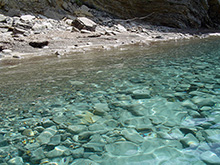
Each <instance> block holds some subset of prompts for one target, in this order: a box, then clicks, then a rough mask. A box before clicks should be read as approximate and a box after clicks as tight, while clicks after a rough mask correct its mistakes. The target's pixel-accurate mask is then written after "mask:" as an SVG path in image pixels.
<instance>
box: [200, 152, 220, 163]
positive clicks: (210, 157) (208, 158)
mask: <svg viewBox="0 0 220 165" xmlns="http://www.w3.org/2000/svg"><path fill="white" fill-rule="evenodd" d="M200 158H201V159H202V160H203V161H204V162H205V163H207V164H213V165H217V164H220V158H219V157H218V156H217V155H216V154H215V153H214V152H212V151H206V152H203V153H202V154H201V155H200Z"/></svg>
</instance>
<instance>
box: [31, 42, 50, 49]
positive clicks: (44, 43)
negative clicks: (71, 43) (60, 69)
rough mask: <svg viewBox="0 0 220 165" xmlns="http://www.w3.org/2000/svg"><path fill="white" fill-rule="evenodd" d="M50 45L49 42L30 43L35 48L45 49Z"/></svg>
mask: <svg viewBox="0 0 220 165" xmlns="http://www.w3.org/2000/svg"><path fill="white" fill-rule="evenodd" d="M48 44H49V42H48V41H42V42H38V41H36V42H29V45H30V46H32V47H34V48H43V47H44V46H47V45H48Z"/></svg>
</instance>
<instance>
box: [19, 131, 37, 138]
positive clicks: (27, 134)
mask: <svg viewBox="0 0 220 165" xmlns="http://www.w3.org/2000/svg"><path fill="white" fill-rule="evenodd" d="M22 134H23V135H25V136H29V137H32V136H34V135H35V134H34V131H32V130H31V129H25V130H24V131H23V132H22Z"/></svg>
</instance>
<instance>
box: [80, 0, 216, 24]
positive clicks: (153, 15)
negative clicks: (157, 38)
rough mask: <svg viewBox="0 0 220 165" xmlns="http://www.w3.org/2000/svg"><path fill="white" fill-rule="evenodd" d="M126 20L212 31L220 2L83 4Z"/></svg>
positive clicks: (93, 0) (90, 0)
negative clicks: (204, 28)
mask: <svg viewBox="0 0 220 165" xmlns="http://www.w3.org/2000/svg"><path fill="white" fill-rule="evenodd" d="M83 1H84V2H85V3H86V4H88V5H90V6H93V7H95V8H97V9H101V10H104V11H107V12H110V13H112V14H115V15H116V16H119V17H123V18H133V17H142V16H146V15H149V14H150V15H149V17H147V18H146V19H145V20H146V21H149V22H151V23H153V24H157V25H166V26H172V27H178V28H186V27H193V28H200V27H213V26H215V24H219V23H220V1H219V0H126V1H125V0H83Z"/></svg>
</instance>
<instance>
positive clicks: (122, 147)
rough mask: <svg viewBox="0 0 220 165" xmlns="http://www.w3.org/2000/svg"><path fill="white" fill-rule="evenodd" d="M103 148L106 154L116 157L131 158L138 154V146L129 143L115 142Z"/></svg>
mask: <svg viewBox="0 0 220 165" xmlns="http://www.w3.org/2000/svg"><path fill="white" fill-rule="evenodd" d="M105 147H106V151H107V152H109V153H111V154H113V155H116V156H132V155H135V154H137V152H138V145H136V144H134V143H131V142H116V143H113V144H107V145H106V146H105Z"/></svg>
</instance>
